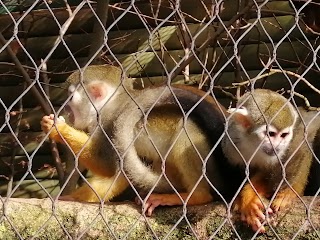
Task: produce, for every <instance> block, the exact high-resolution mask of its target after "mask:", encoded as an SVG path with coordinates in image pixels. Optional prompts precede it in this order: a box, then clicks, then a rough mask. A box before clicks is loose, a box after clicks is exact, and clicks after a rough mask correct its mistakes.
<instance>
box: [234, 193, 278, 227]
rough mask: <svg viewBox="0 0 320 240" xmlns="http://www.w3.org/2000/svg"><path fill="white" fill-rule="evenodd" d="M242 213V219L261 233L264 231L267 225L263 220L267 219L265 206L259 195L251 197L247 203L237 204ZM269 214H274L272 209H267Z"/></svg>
mask: <svg viewBox="0 0 320 240" xmlns="http://www.w3.org/2000/svg"><path fill="white" fill-rule="evenodd" d="M236 208H237V209H238V211H239V212H240V215H241V221H243V222H245V223H246V224H248V225H249V226H250V227H251V228H252V230H253V231H255V232H256V231H259V233H264V232H265V231H266V230H265V227H264V226H263V222H264V221H266V220H267V219H266V216H265V214H264V212H263V211H262V209H264V206H263V204H262V202H261V201H260V199H259V198H258V197H255V198H253V199H251V201H249V202H247V203H246V204H240V205H239V206H236ZM267 211H268V213H269V214H272V210H271V209H268V210H267Z"/></svg>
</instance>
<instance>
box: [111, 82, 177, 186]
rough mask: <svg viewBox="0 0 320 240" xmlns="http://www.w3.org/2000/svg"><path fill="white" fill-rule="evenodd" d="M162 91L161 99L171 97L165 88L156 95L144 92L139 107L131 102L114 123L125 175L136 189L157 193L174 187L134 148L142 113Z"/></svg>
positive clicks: (115, 140) (117, 145)
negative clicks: (148, 164)
mask: <svg viewBox="0 0 320 240" xmlns="http://www.w3.org/2000/svg"><path fill="white" fill-rule="evenodd" d="M162 90H163V91H164V94H163V95H162V97H161V99H164V98H166V97H168V96H169V91H168V90H166V89H165V87H163V88H157V90H156V93H155V92H154V91H155V89H153V90H149V89H148V90H146V91H143V92H142V94H141V99H142V101H140V102H139V98H140V97H139V96H138V97H136V100H137V102H138V104H139V107H138V106H137V105H136V104H135V103H134V102H133V101H132V102H130V103H129V104H128V105H127V106H126V108H125V109H126V110H125V111H124V112H122V113H121V114H120V116H119V117H118V118H117V120H116V121H115V123H114V127H115V129H114V130H115V131H114V136H115V138H114V144H115V145H116V147H117V150H118V151H119V153H120V155H122V157H123V167H124V171H125V174H126V175H127V176H128V178H129V179H130V180H131V181H132V182H133V184H134V186H135V187H139V188H141V189H144V190H150V189H152V188H153V187H155V190H156V191H157V190H160V191H170V190H172V187H171V186H170V184H169V183H168V182H167V180H166V179H165V178H164V177H161V175H160V174H159V173H156V172H154V171H152V169H151V168H150V167H148V166H146V165H145V164H144V162H143V161H142V160H141V158H140V157H139V155H138V153H137V150H136V148H135V146H134V140H135V138H136V135H137V133H136V132H137V124H138V123H139V122H140V121H141V119H143V116H144V115H143V113H142V111H144V112H146V111H147V110H149V109H150V107H152V105H153V104H154V103H155V102H156V100H157V95H158V96H159V95H160V93H161V92H162ZM149 91H152V92H149ZM150 96H151V97H150ZM160 102H162V100H161V101H160ZM157 104H159V103H157ZM142 130H143V129H142Z"/></svg>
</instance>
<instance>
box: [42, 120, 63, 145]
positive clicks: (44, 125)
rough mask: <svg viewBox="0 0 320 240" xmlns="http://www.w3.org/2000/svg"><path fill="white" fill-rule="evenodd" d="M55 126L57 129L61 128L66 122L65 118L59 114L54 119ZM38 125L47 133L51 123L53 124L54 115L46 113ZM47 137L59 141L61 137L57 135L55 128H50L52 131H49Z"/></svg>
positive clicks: (51, 126) (51, 125)
mask: <svg viewBox="0 0 320 240" xmlns="http://www.w3.org/2000/svg"><path fill="white" fill-rule="evenodd" d="M55 124H56V127H57V128H58V129H59V131H60V130H61V129H62V127H63V126H64V125H65V124H66V122H65V119H64V118H63V117H62V116H59V117H58V118H57V120H56V123H55ZM40 125H41V129H42V131H44V132H45V133H48V132H49V131H50V130H51V129H52V128H53V125H54V115H53V114H50V115H47V116H44V117H43V118H42V119H41V122H40ZM49 137H50V138H51V139H53V140H56V141H59V142H61V141H62V139H61V137H60V135H59V133H58V132H57V130H56V129H55V128H53V129H52V131H51V132H50V135H49Z"/></svg>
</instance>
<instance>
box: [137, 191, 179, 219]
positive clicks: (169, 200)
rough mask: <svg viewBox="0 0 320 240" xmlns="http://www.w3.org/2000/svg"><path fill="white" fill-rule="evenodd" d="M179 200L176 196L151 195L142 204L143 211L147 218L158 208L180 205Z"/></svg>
mask: <svg viewBox="0 0 320 240" xmlns="http://www.w3.org/2000/svg"><path fill="white" fill-rule="evenodd" d="M182 203H183V202H182V201H181V199H180V198H179V197H178V196H177V195H176V194H156V193H154V194H151V195H150V196H149V198H148V199H147V200H146V202H145V204H144V209H143V211H144V212H145V213H146V215H147V216H151V215H152V213H153V211H154V209H155V208H156V207H158V206H174V205H182Z"/></svg>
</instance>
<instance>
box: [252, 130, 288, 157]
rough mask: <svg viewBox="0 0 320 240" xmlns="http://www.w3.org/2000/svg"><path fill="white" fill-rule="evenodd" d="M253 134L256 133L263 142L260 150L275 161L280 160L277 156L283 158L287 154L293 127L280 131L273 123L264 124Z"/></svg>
mask: <svg viewBox="0 0 320 240" xmlns="http://www.w3.org/2000/svg"><path fill="white" fill-rule="evenodd" d="M253 134H256V135H257V136H258V138H259V139H260V141H261V142H262V145H261V147H260V151H262V152H264V154H266V155H267V156H268V157H270V159H271V161H272V162H274V161H278V158H277V156H278V157H279V158H280V159H281V158H282V157H283V155H284V154H285V152H286V150H287V148H288V146H289V144H290V142H291V140H292V137H293V127H288V128H285V129H282V130H281V131H279V130H278V129H276V128H275V127H273V126H272V125H269V126H267V125H262V126H260V127H259V128H257V129H256V130H255V131H254V133H253Z"/></svg>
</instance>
